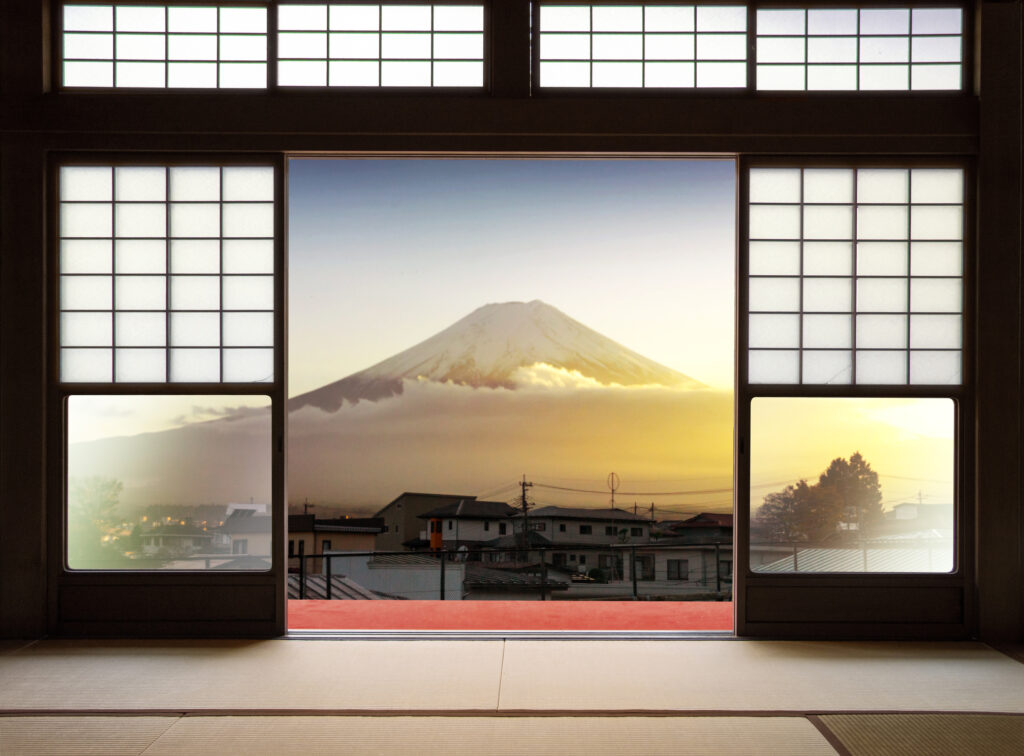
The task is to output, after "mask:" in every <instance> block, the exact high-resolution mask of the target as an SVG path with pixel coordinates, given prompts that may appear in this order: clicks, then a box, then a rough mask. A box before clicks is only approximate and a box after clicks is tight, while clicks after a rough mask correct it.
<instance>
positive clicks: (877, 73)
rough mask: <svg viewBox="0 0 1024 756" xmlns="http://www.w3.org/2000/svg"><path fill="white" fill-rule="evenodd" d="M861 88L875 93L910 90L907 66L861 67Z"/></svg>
mask: <svg viewBox="0 0 1024 756" xmlns="http://www.w3.org/2000/svg"><path fill="white" fill-rule="evenodd" d="M860 88H861V89H863V90H873V91H894V90H905V89H909V88H910V71H909V66H907V65H885V64H882V65H874V66H861V67H860Z"/></svg>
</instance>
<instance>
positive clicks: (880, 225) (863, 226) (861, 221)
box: [857, 205, 909, 239]
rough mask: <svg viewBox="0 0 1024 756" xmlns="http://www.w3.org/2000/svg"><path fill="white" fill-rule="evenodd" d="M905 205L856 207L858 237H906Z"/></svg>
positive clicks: (906, 218)
mask: <svg viewBox="0 0 1024 756" xmlns="http://www.w3.org/2000/svg"><path fill="white" fill-rule="evenodd" d="M908 228H909V226H908V215H907V208H906V207H899V206H897V207H892V206H866V207H865V206H863V205H861V206H860V207H858V208H857V238H858V239H906V238H907V230H908Z"/></svg>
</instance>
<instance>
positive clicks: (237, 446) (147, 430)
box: [66, 349, 272, 571]
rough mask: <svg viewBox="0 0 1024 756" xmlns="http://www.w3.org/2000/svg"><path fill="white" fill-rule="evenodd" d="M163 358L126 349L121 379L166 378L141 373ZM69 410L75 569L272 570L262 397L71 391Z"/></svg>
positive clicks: (266, 419)
mask: <svg viewBox="0 0 1024 756" xmlns="http://www.w3.org/2000/svg"><path fill="white" fill-rule="evenodd" d="M162 360H163V353H162V351H161V350H146V349H142V350H119V353H118V372H119V376H118V378H119V380H120V379H123V380H161V379H160V378H156V377H151V378H149V379H147V378H146V377H145V376H147V375H149V376H156V375H157V373H158V372H159V371H158V368H159V366H160V364H161V362H162ZM122 371H123V375H122V374H121V373H122ZM67 412H68V446H67V464H68V473H67V475H68V478H67V519H68V531H67V541H68V544H67V554H66V556H67V561H68V566H69V567H70V568H71V569H74V570H91V569H102V570H133V571H134V570H190V571H194V570H234V571H238V570H241V571H266V570H269V569H270V566H271V561H272V559H271V525H270V522H271V513H270V502H271V443H270V405H269V401H268V399H267V398H266V397H248V396H201V395H198V396H194V395H186V396H72V397H70V398H69V399H68V410H67Z"/></svg>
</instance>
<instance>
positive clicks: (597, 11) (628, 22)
mask: <svg viewBox="0 0 1024 756" xmlns="http://www.w3.org/2000/svg"><path fill="white" fill-rule="evenodd" d="M591 23H592V24H593V30H594V31H641V30H642V29H643V27H644V9H643V8H642V7H640V6H633V7H629V6H621V5H620V6H611V7H601V6H594V7H593V10H592V11H591Z"/></svg>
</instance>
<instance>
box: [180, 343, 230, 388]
mask: <svg viewBox="0 0 1024 756" xmlns="http://www.w3.org/2000/svg"><path fill="white" fill-rule="evenodd" d="M170 356H171V380H172V381H174V382H177V383H215V382H218V381H220V350H219V349H171V350H170Z"/></svg>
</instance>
